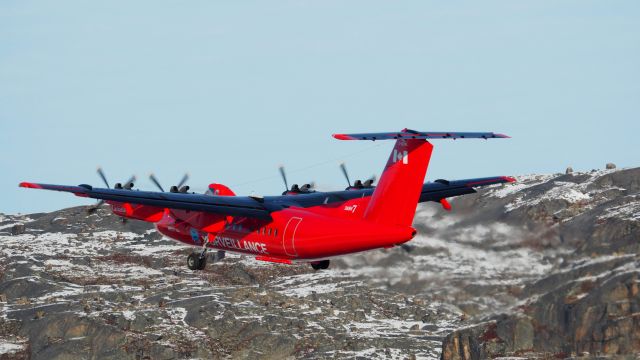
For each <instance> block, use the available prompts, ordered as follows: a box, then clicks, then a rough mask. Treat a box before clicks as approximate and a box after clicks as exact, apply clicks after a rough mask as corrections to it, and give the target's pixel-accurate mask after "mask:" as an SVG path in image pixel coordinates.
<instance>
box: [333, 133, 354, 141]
mask: <svg viewBox="0 0 640 360" xmlns="http://www.w3.org/2000/svg"><path fill="white" fill-rule="evenodd" d="M333 137H334V138H336V139H338V140H351V136H349V135H347V134H333Z"/></svg>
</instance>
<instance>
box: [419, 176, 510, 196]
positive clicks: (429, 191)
mask: <svg viewBox="0 0 640 360" xmlns="http://www.w3.org/2000/svg"><path fill="white" fill-rule="evenodd" d="M515 181H516V179H515V178H513V177H510V176H494V177H486V178H476V179H464V180H451V181H449V180H442V179H438V180H436V181H434V182H430V183H426V184H424V185H423V186H422V192H421V193H420V202H425V201H435V202H438V201H440V200H442V199H446V198H450V197H454V196H460V195H466V194H472V193H474V192H476V190H475V189H474V188H476V187H481V186H487V185H493V184H504V183H512V182H515Z"/></svg>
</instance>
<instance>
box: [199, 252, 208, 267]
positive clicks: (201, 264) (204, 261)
mask: <svg viewBox="0 0 640 360" xmlns="http://www.w3.org/2000/svg"><path fill="white" fill-rule="evenodd" d="M206 266H207V257H206V256H203V257H200V255H198V270H204V268H205V267H206Z"/></svg>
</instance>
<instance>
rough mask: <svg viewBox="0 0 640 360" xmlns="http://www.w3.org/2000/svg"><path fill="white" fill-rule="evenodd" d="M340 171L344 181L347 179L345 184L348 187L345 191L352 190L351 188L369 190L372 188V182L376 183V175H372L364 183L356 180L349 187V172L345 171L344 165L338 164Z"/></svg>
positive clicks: (345, 166)
mask: <svg viewBox="0 0 640 360" xmlns="http://www.w3.org/2000/svg"><path fill="white" fill-rule="evenodd" d="M340 170H342V174H343V175H344V177H345V179H347V184H348V185H349V186H348V187H347V190H349V189H353V188H356V189H362V188H369V187H372V186H373V183H374V182H376V175H375V174H373V175H371V176H370V177H369V178H368V179H367V180H365V181H364V182H363V181H362V180H356V181H355V182H354V183H353V185H351V181H350V180H349V172H348V171H347V165H346V164H345V163H340Z"/></svg>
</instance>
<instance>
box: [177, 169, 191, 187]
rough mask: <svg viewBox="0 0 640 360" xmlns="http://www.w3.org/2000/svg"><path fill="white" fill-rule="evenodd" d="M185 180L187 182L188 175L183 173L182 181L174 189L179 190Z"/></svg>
mask: <svg viewBox="0 0 640 360" xmlns="http://www.w3.org/2000/svg"><path fill="white" fill-rule="evenodd" d="M187 180H189V173H185V174H184V176H183V177H182V180H180V182H179V183H178V185H176V187H178V188H181V187H182V185H184V184H185V183H186V182H187Z"/></svg>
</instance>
